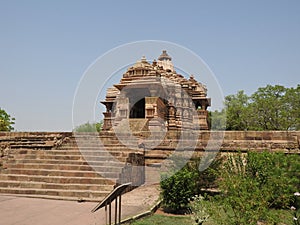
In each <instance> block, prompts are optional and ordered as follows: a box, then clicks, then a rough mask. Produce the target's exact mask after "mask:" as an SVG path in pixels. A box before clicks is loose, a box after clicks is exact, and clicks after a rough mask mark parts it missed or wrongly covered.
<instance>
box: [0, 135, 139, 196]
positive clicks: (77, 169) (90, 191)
mask: <svg viewBox="0 0 300 225" xmlns="http://www.w3.org/2000/svg"><path fill="white" fill-rule="evenodd" d="M45 138H46V137H45ZM99 138H100V137H99V135H98V134H96V133H84V134H75V135H70V134H68V135H63V141H61V142H60V144H59V145H58V144H54V142H53V145H52V146H51V148H50V147H49V142H47V143H46V142H45V140H42V141H41V139H42V138H35V140H36V142H35V141H34V138H29V139H30V140H31V141H30V146H31V147H28V145H27V144H24V143H25V142H26V141H24V139H20V138H17V139H18V140H20V141H18V140H17V139H14V141H11V140H10V142H9V143H10V144H11V145H10V147H9V150H8V154H7V156H6V160H3V163H2V167H0V193H3V194H14V195H20V196H27V197H40V198H51V199H64V200H80V201H82V200H86V201H99V200H101V199H103V198H104V197H105V196H106V195H107V194H108V193H110V192H111V190H112V189H113V188H114V186H115V185H116V184H117V183H122V179H123V177H122V173H124V171H125V170H126V168H128V166H127V165H126V164H127V161H126V160H127V158H128V155H129V154H130V153H131V152H132V151H133V150H132V149H129V148H128V147H126V146H123V145H122V144H120V143H119V142H118V141H117V140H118V139H117V138H116V137H113V135H106V136H105V135H104V136H103V138H102V141H103V142H101V143H104V144H106V146H105V145H99V143H100V142H99ZM2 140H3V139H2ZM27 140H28V137H27ZM0 141H1V139H0ZM43 141H44V142H43ZM56 141H57V139H56ZM3 143H4V142H2V144H3ZM43 143H44V145H45V146H43ZM24 146H26V147H24ZM44 147H45V148H44ZM106 148H109V149H110V152H108V151H107V149H106ZM127 173H128V172H127Z"/></svg>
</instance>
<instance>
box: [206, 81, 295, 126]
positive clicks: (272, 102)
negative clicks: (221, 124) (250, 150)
mask: <svg viewBox="0 0 300 225" xmlns="http://www.w3.org/2000/svg"><path fill="white" fill-rule="evenodd" d="M225 110H226V129H227V130H299V129H300V85H298V86H297V87H296V88H286V87H284V86H281V85H275V86H272V85H267V86H266V87H261V88H258V90H257V91H256V92H255V93H254V94H252V95H251V96H250V97H249V96H247V95H246V94H245V93H244V91H239V92H238V93H237V94H235V95H228V96H226V97H225ZM213 114H215V115H217V113H216V112H214V113H213ZM212 127H213V126H212Z"/></svg>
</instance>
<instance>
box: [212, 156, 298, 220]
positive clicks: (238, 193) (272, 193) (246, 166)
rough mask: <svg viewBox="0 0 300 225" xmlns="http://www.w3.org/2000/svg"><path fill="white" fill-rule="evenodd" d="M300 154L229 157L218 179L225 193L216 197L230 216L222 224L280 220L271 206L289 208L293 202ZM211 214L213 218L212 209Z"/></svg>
mask: <svg viewBox="0 0 300 225" xmlns="http://www.w3.org/2000/svg"><path fill="white" fill-rule="evenodd" d="M298 157H299V156H298V155H284V154H283V153H270V152H262V153H255V152H249V153H247V154H246V155H242V154H237V155H234V156H229V157H228V160H227V161H226V163H225V164H224V168H223V170H222V173H221V179H220V181H219V185H220V186H219V188H220V189H221V191H222V194H221V195H220V196H217V197H216V198H215V199H214V201H216V202H217V203H218V204H220V205H221V206H222V210H224V212H225V215H227V216H226V219H225V221H224V222H222V223H225V224H257V221H268V222H269V223H276V222H278V220H279V218H278V217H276V216H274V215H273V214H270V210H269V209H270V208H277V209H287V208H289V206H290V205H291V204H292V203H293V202H294V200H295V198H294V197H293V192H295V190H296V189H297V187H298V185H299V180H298V179H297V176H299V172H298V173H297V169H299V164H300V163H299V160H298ZM210 213H212V217H213V216H214V215H213V214H214V212H213V210H211V211H210Z"/></svg>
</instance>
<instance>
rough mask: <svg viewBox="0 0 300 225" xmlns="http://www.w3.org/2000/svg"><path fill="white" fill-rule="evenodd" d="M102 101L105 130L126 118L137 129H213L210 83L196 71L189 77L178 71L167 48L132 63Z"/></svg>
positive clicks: (119, 124)
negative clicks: (151, 58) (200, 79)
mask: <svg viewBox="0 0 300 225" xmlns="http://www.w3.org/2000/svg"><path fill="white" fill-rule="evenodd" d="M101 103H102V104H104V105H105V107H106V112H104V113H103V114H104V123H103V130H104V131H111V130H113V129H114V127H118V126H119V127H120V126H122V124H124V121H126V123H127V125H128V124H129V125H130V127H134V129H135V130H136V131H146V130H155V131H158V130H160V129H165V130H180V129H183V128H185V129H197V130H209V129H210V123H209V119H208V111H207V108H208V107H209V106H210V104H211V100H210V98H207V89H206V86H205V85H203V84H201V83H199V82H198V81H197V80H195V78H194V76H193V75H190V77H189V79H187V78H185V77H184V76H183V75H181V74H179V73H177V72H176V71H175V69H174V66H173V63H172V58H171V57H170V56H169V55H168V53H167V51H165V50H164V51H163V52H162V54H161V55H160V56H159V57H158V59H157V60H154V61H153V62H152V63H150V62H148V61H147V60H146V58H145V57H142V59H141V60H139V61H137V62H136V63H135V64H134V65H133V66H131V67H129V68H128V69H127V71H126V72H125V73H124V74H123V77H122V79H121V80H120V82H119V83H118V84H115V85H113V87H111V88H108V90H107V94H106V98H105V101H102V102H101ZM126 123H125V124H126Z"/></svg>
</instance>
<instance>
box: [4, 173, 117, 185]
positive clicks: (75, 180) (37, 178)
mask: <svg viewBox="0 0 300 225" xmlns="http://www.w3.org/2000/svg"><path fill="white" fill-rule="evenodd" d="M0 180H1V181H20V182H46V183H62V184H87V185H91V184H97V185H114V184H115V180H114V179H107V178H104V177H100V176H98V177H92V178H89V177H71V176H69V177H64V176H47V175H46V176H43V175H27V174H3V173H2V174H0Z"/></svg>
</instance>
